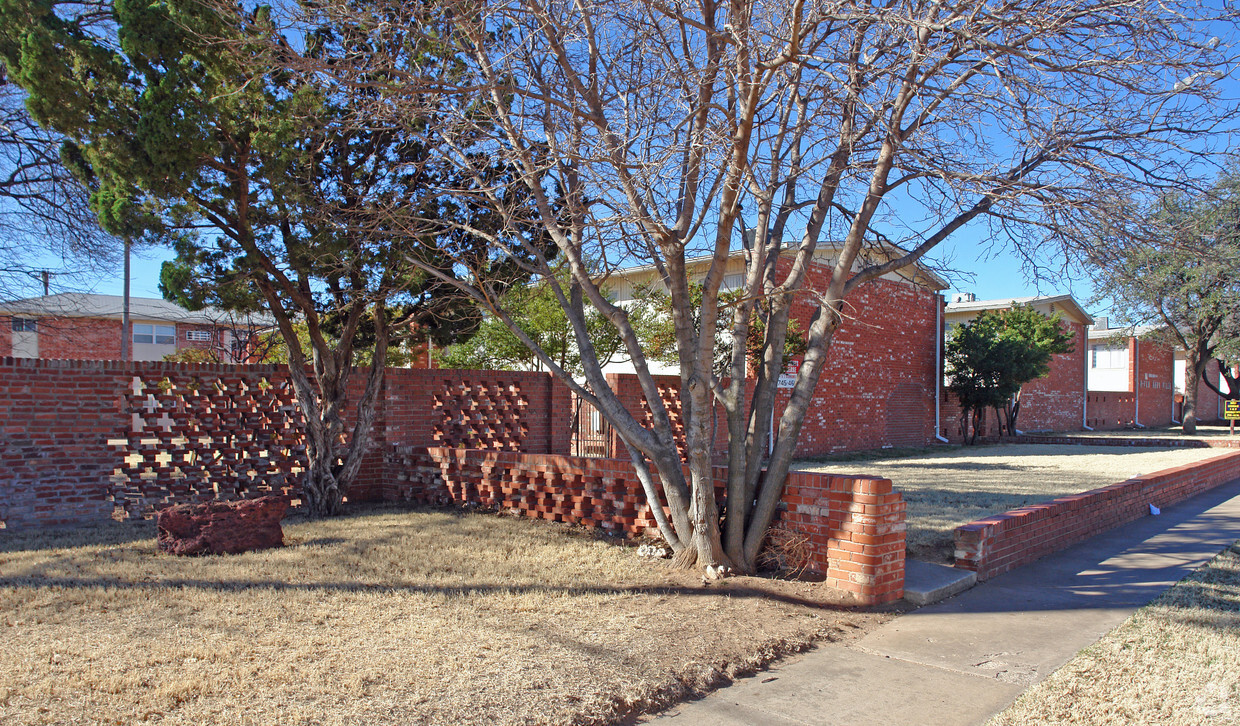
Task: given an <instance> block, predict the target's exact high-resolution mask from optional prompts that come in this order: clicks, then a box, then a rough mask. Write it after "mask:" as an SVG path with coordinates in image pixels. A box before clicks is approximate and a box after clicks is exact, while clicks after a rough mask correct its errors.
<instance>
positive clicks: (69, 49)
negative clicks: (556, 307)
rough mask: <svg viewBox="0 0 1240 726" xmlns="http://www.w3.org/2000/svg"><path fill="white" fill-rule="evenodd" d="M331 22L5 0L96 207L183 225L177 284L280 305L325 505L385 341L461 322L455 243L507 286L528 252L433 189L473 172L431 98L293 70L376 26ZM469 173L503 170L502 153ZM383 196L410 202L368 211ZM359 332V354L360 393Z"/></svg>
mask: <svg viewBox="0 0 1240 726" xmlns="http://www.w3.org/2000/svg"><path fill="white" fill-rule="evenodd" d="M391 10H392V14H391V15H390V17H389V18H388V19H389V20H392V21H402V22H396V23H395V26H397V27H400V28H401V30H399V31H394V34H393V35H390V36H388V37H386V38H385V40H386V42H388V43H392V44H395V46H396V47H398V48H399V49H400V50H401V51H407V52H411V53H415V54H417V56H418V58H419V61H420V73H421V74H422V77H424V78H435V77H438V78H440V79H444V78H452V79H453V82H454V83H455V82H459V81H460V76H459V66H460V64H459V63H455V62H454V61H453V58H452V51H451V48H449V47H448V46H447V45H445V43H444V41H443V35H442V34H440V32H439V31H440V30H441V29H442V28H441V27H440V26H436V25H435V24H434V23H431V22H426V23H423V22H421V21H422V20H428V19H427V18H422V17H415V15H416V12H417V11H416V10H414V11H411V12H412V13H413V14H410V13H406V12H405V11H403V10H401V9H400V8H396V7H393V8H392V9H391ZM97 12H102V13H104V15H105V18H106V20H108V21H110V22H103V23H100V22H98V16H97ZM320 21H321V22H319V23H318V24H316V25H314V26H313V27H301V28H297V29H296V30H297V32H296V33H294V34H291V35H285V34H284V33H283V32H282V31H283V30H284V28H281V27H278V26H277V24H276V22H275V20H273V15H272V13H271V11H270V9H269V8H267V7H258V8H255V9H252V10H246V9H244V8H242V7H241V6H239V5H232V4H220V5H210V4H207V3H202V2H198V1H196V0H187V1H185V2H178V1H169V2H155V3H143V2H130V1H129V0H116V2H114V3H112V4H111V5H103V6H91V8H89V9H88V10H86V11H84V10H82V6H79V5H77V4H74V3H63V4H61V3H54V2H53V3H46V2H32V1H30V0H5V2H3V3H0V27H2V28H3V33H2V35H3V38H4V40H3V42H0V51H2V53H3V58H4V62H5V64H6V66H7V67H8V69H9V71H10V73H11V75H12V77H13V78H14V79H15V80H16V82H17V83H19V84H20V85H22V87H23V88H25V89H26V91H27V92H28V93H29V95H30V100H29V104H28V105H29V108H30V111H31V113H32V115H33V116H34V118H35V119H37V120H38V121H39V123H41V124H44V125H46V126H48V127H50V128H52V129H54V130H55V131H56V132H57V133H59V134H62V135H63V136H64V137H66V138H67V139H68V140H69V141H70V142H72V144H73V147H74V149H75V155H76V158H77V160H78V163H79V166H80V167H81V168H82V170H83V171H84V172H85V173H88V174H90V175H91V177H92V179H93V180H94V182H95V183H94V191H93V194H92V197H91V200H90V203H91V207H92V209H93V210H94V211H95V213H96V214H97V215H98V216H99V218H100V220H101V222H102V223H103V225H104V227H105V228H108V229H111V230H116V231H120V230H126V231H133V230H141V231H143V232H145V233H147V234H151V235H156V236H160V237H163V238H171V239H173V240H174V242H175V246H176V250H177V253H178V257H177V259H176V261H175V262H173V263H171V264H170V265H169V266H167V267H166V268H165V270H164V274H163V275H162V278H161V281H162V284H163V287H164V290H165V293H166V294H168V295H170V296H171V297H173V298H175V299H176V300H177V301H178V302H181V303H183V304H186V305H189V306H190V307H199V306H202V305H205V304H208V303H210V304H215V305H218V306H220V307H223V308H225V309H229V310H235V311H242V312H244V311H247V310H256V309H262V310H265V311H266V312H267V313H269V314H270V315H271V316H272V317H273V318H274V320H275V323H276V326H277V328H278V330H279V332H280V334H281V337H282V338H283V341H284V344H285V347H286V349H287V352H288V364H289V372H290V377H291V381H292V384H293V387H294V390H295V393H296V397H297V401H298V404H299V406H300V408H301V411H302V414H303V416H304V418H305V434H306V442H307V456H308V469H307V473H306V475H305V477H304V481H303V492H304V497H305V500H306V502H307V505H308V508H309V510H310V511H311V512H312V513H315V514H319V515H326V514H332V513H335V512H336V511H338V509H339V508H340V505H341V501H342V497H343V494H344V490H345V489H346V488H347V486H348V485H349V483H350V482H351V481H352V480H353V478H354V477H355V476H356V474H357V472H358V470H359V467H360V464H361V460H362V457H363V456H364V454H365V453H366V449H367V447H368V446H369V441H370V430H371V428H372V425H373V418H374V410H375V401H376V398H377V396H378V394H379V391H380V389H381V386H382V381H383V368H384V364H385V360H386V353H387V349H388V347H389V345H390V344H391V343H392V341H393V340H399V339H400V338H401V337H404V336H406V335H407V334H408V332H409V331H410V330H411V329H412V328H411V326H412V325H414V324H416V325H417V326H418V327H417V329H418V330H419V331H427V330H428V329H429V330H430V331H431V332H432V333H436V334H439V335H441V336H442V338H443V339H444V340H445V342H446V340H448V339H451V337H452V336H453V335H454V334H455V333H456V332H458V331H464V330H467V328H468V325H469V323H470V321H473V320H476V318H477V313H476V310H475V305H474V304H473V303H472V302H470V301H468V300H467V299H466V298H465V297H464V296H463V295H461V294H460V292H459V290H458V289H457V288H456V287H454V286H453V285H451V284H449V283H450V281H451V280H452V279H453V277H454V275H455V274H456V273H457V271H458V270H462V269H463V268H461V267H460V266H459V265H460V261H461V260H465V261H467V262H468V264H469V266H470V268H471V269H476V270H483V271H485V274H486V275H487V279H488V280H489V281H491V282H492V284H494V285H495V286H496V287H497V288H498V287H503V286H504V285H506V284H507V283H509V282H510V281H511V280H513V279H514V278H516V277H519V276H520V264H519V263H520V259H519V257H518V256H500V255H497V254H495V253H494V252H493V249H492V247H491V246H490V244H491V241H492V240H493V239H503V238H506V237H508V236H512V235H519V234H521V230H519V229H516V228H512V227H508V228H501V227H500V226H498V225H497V222H498V221H499V220H498V218H494V217H491V216H489V213H488V211H487V210H486V208H484V207H479V206H477V205H474V204H472V203H471V202H470V200H469V199H468V197H467V196H463V195H461V194H458V195H456V196H453V197H445V196H444V195H442V194H441V193H440V190H442V189H444V188H452V189H457V190H460V189H467V188H468V180H466V181H462V180H461V179H460V178H459V175H458V174H457V172H456V171H455V170H454V169H452V168H451V167H448V166H447V165H445V164H443V163H442V162H441V156H442V155H441V154H437V153H434V151H433V149H432V147H431V146H430V145H429V144H428V143H427V137H426V136H425V134H422V133H420V130H421V129H424V128H425V127H426V126H428V125H433V124H434V123H435V116H436V114H437V113H438V110H437V108H436V105H435V104H436V103H437V101H438V100H439V99H438V98H435V97H432V98H429V99H428V100H427V102H426V103H424V104H422V105H420V106H419V107H418V108H417V109H416V110H414V109H412V107H409V108H407V109H406V111H407V114H406V116H405V117H403V118H402V119H400V121H399V123H397V122H394V121H392V120H387V121H380V120H379V119H376V118H374V117H373V116H372V115H371V113H370V109H371V107H372V106H373V104H374V103H375V101H376V98H377V95H376V93H375V92H374V91H372V90H368V89H366V88H363V87H359V86H351V87H343V86H341V85H339V84H334V83H332V82H330V80H329V79H326V78H325V77H323V76H320V75H317V74H315V73H313V72H299V70H298V66H297V63H296V62H295V61H296V60H297V59H299V58H301V59H304V58H312V59H314V61H315V62H318V63H330V62H331V61H332V59H333V58H336V57H340V56H347V55H348V54H349V53H351V52H353V49H354V48H355V47H358V46H359V44H360V45H364V44H367V43H369V42H370V36H369V34H368V32H367V30H366V29H365V28H357V27H354V26H350V25H348V24H343V25H342V24H334V23H332V22H331V19H330V18H320ZM404 21H407V22H404ZM290 38H291V40H290ZM370 47H371V49H372V50H374V51H375V52H379V51H380V50H381V48H379V47H378V46H370ZM457 148H462V149H465V148H466V147H457ZM472 172H473V173H474V174H477V175H479V177H480V178H482V179H484V180H485V182H486V184H487V185H488V189H497V188H503V187H505V186H506V182H505V176H506V175H508V172H507V171H506V170H505V166H504V164H503V162H502V160H499V161H495V160H487V161H480V162H479V165H478V168H476V169H474V170H472ZM518 189H519V190H520V189H521V188H518ZM517 196H520V191H518V194H517ZM514 206H519V203H518V204H517V205H514ZM392 207H401V208H404V209H416V210H417V212H416V213H415V214H413V215H410V216H408V217H406V218H405V219H404V221H405V223H404V224H402V225H400V226H391V225H387V226H378V225H376V224H375V223H374V220H375V219H376V214H375V212H376V210H380V209H388V208H392ZM414 219H417V220H424V221H420V222H418V223H417V224H413V223H412V220H414ZM454 225H455V226H454ZM462 226H467V227H469V228H470V229H471V230H475V231H476V233H470V234H464V233H462V232H461V231H460V229H459V227H462ZM484 231H485V232H489V233H490V237H483V236H480V234H478V233H477V232H484ZM531 246H534V247H536V246H537V245H531ZM432 273H433V274H432ZM463 321H464V322H463ZM303 331H304V333H305V335H304V337H303V336H302V335H300V334H299V333H301V332H303ZM363 346H365V347H367V348H368V349H369V350H370V351H371V352H372V353H371V355H370V366H369V370H368V371H364V372H362V375H364V376H365V377H366V378H365V384H364V386H361V387H358V388H360V389H361V391H360V395H359V394H358V392H357V391H356V390H355V391H354V392H353V393H352V394H350V387H351V379H352V377H353V376H354V362H355V354H356V352H357V350H358V349H359V347H363ZM350 406H352V408H351V409H350ZM350 418H351V419H352V420H351V421H350V420H347V419H350Z"/></svg>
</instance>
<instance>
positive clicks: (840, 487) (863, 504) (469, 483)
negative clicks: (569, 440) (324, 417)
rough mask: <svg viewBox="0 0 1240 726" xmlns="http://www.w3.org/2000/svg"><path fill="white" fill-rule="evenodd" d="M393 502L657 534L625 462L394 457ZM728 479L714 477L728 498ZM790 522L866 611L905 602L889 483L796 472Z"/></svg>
mask: <svg viewBox="0 0 1240 726" xmlns="http://www.w3.org/2000/svg"><path fill="white" fill-rule="evenodd" d="M392 457H393V458H392V460H391V461H390V463H389V471H390V475H389V478H388V481H389V484H388V487H389V488H387V489H385V491H384V492H383V497H384V498H385V499H387V500H389V501H393V500H394V501H415V502H426V503H449V502H453V503H456V504H478V505H482V506H486V507H495V508H498V509H503V510H511V511H513V512H516V513H520V514H522V515H524V516H528V517H534V518H538V519H547V520H553V521H558V522H571V523H576V524H582V525H585V526H590V527H601V528H603V529H605V530H608V531H612V532H615V533H618V534H619V533H623V534H626V535H638V534H642V533H644V532H646V531H647V530H650V529H653V528H654V527H655V526H656V525H655V522H654V517H653V516H652V515H651V514H650V510H649V508H647V507H646V506H645V497H644V495H643V493H642V488H641V484H640V482H638V481H637V477H636V476H635V475H634V473H633V467H632V465H631V464H629V463H628V462H627V461H623V460H620V459H599V458H577V457H569V456H552V455H545V454H527V453H518V452H509V451H477V450H468V449H451V448H442V447H438V448H413V447H411V448H406V449H403V450H399V451H393V453H392ZM726 478H727V469H726V468H724V467H715V482H716V486H717V487H718V488H719V492H720V496H721V497H722V491H723V489H724V487H725V483H726ZM783 502H784V512H783V513H782V517H783V521H784V522H785V523H787V524H788V525H789V526H790V527H792V528H794V529H795V530H797V531H799V532H801V533H802V534H804V535H806V536H808V537H809V539H810V542H811V546H812V555H811V564H812V566H813V567H814V569H816V570H818V571H820V572H822V573H824V574H825V575H826V578H827V579H826V582H827V584H828V585H830V586H831V587H835V588H838V589H841V590H845V591H848V592H851V593H854V595H855V596H856V598H857V601H858V602H859V603H861V604H877V603H883V602H890V601H893V600H898V599H900V598H901V597H903V596H904V549H905V547H904V542H905V524H904V516H905V503H904V501H903V498H902V497H901V496H900V493H899V492H896V491H893V489H892V485H891V481H890V480H887V479H859V478H852V477H842V476H828V475H824V474H810V473H805V472H794V473H792V474H790V475H789V477H788V484H787V489H786V491H785V495H784V499H783Z"/></svg>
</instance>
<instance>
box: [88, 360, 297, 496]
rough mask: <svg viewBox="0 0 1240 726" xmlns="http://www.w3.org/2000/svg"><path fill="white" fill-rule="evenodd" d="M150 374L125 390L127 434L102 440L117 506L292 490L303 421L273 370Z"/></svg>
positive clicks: (286, 386)
mask: <svg viewBox="0 0 1240 726" xmlns="http://www.w3.org/2000/svg"><path fill="white" fill-rule="evenodd" d="M161 372H162V373H165V375H164V376H162V377H161V376H159V373H161ZM154 373H155V375H149V374H148V375H135V376H133V378H132V384H131V385H130V386H127V387H126V389H125V390H124V391H123V393H122V401H123V403H122V409H121V414H122V416H128V417H130V418H131V419H132V422H131V424H130V426H129V431H128V435H123V434H122V435H121V436H119V437H115V438H110V439H109V441H108V445H109V447H110V448H112V449H113V450H114V452H115V456H116V458H117V459H118V460H119V466H117V467H116V468H115V470H114V472H115V473H114V474H113V476H112V477H111V485H110V486H109V493H110V495H111V497H112V499H113V500H114V502H115V504H116V506H117V507H120V508H123V509H124V510H125V512H127V513H128V514H129V515H130V516H141V515H142V514H143V513H145V512H147V511H149V510H151V509H158V508H161V507H163V506H167V505H171V504H175V503H178V502H186V501H192V502H199V501H207V500H211V499H238V498H248V497H257V496H263V495H266V494H272V493H275V494H286V495H291V494H292V493H293V492H294V491H295V490H296V489H297V487H298V483H297V478H298V475H299V474H300V473H301V472H303V471H304V470H305V465H306V458H305V445H304V443H303V437H302V434H301V428H302V416H301V412H300V411H299V410H298V408H297V404H296V400H295V397H294V395H293V390H292V385H291V384H290V383H289V382H288V380H287V378H286V377H284V376H283V375H282V374H281V373H282V372H281V371H279V369H275V368H270V369H268V370H263V371H238V370H228V371H221V372H219V373H214V372H212V373H207V372H206V371H201V370H195V371H175V370H170V371H155V372H154ZM204 374H205V375H204Z"/></svg>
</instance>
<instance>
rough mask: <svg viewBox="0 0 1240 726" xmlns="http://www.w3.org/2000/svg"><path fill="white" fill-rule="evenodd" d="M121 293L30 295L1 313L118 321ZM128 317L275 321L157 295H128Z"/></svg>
mask: <svg viewBox="0 0 1240 726" xmlns="http://www.w3.org/2000/svg"><path fill="white" fill-rule="evenodd" d="M124 300H125V299H124V298H123V297H121V296H120V295H96V294H93V293H83V292H62V293H57V294H55V295H46V296H44V297H30V298H24V299H21V300H12V301H9V302H3V303H0V314H3V315H28V316H30V317H58V318H106V319H112V320H120V319H121V318H122V315H123V310H124ZM129 318H130V319H131V320H154V321H158V322H168V323H188V324H191V325H224V326H228V325H234V324H242V325H244V324H248V323H250V322H252V323H255V324H258V325H262V326H270V325H273V324H274V322H273V321H272V320H271V317H270V316H268V315H266V314H265V313H259V314H254V315H248V316H247V315H239V314H235V313H230V312H228V311H226V310H220V309H219V308H212V307H207V308H203V309H202V310H197V311H190V310H186V309H185V308H183V307H181V306H180V305H177V304H176V303H173V302H169V301H167V300H161V299H159V298H151V297H130V298H129Z"/></svg>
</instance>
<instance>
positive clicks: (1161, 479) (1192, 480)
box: [953, 451, 1240, 580]
mask: <svg viewBox="0 0 1240 726" xmlns="http://www.w3.org/2000/svg"><path fill="white" fill-rule="evenodd" d="M1237 478H1240V452H1237V451H1232V452H1226V453H1221V454H1219V455H1218V456H1214V457H1211V458H1209V459H1205V460H1204V461H1198V462H1194V463H1192V464H1185V465H1183V466H1178V467H1173V468H1170V469H1163V470H1161V471H1156V472H1153V473H1151V474H1145V475H1142V476H1138V477H1133V478H1131V479H1127V480H1125V481H1121V482H1117V483H1115V484H1110V485H1107V486H1103V487H1099V488H1097V489H1091V490H1089V491H1085V492H1080V493H1078V494H1069V495H1066V496H1062V497H1058V498H1056V499H1052V500H1050V501H1047V502H1041V503H1038V504H1031V505H1028V506H1025V507H1019V508H1016V509H1011V510H1008V511H1006V512H1002V513H1000V514H995V515H991V516H989V517H985V518H983V519H979V520H975V521H973V522H969V523H968V524H965V525H962V526H960V527H957V528H956V530H955V531H954V532H953V539H954V540H955V544H956V567H959V568H961V569H965V570H974V571H976V572H977V573H978V579H982V580H984V579H987V578H990V577H993V576H995V575H998V574H1002V573H1003V572H1007V571H1009V570H1012V569H1015V568H1016V567H1019V566H1021V565H1024V564H1027V563H1029V562H1032V561H1034V560H1036V559H1039V558H1041V557H1043V556H1045V555H1048V554H1051V553H1053V552H1057V551H1059V550H1062V549H1066V548H1067V547H1069V546H1070V545H1073V544H1075V543H1077V542H1081V541H1083V540H1086V539H1088V538H1090V537H1092V536H1094V535H1095V534H1100V533H1102V532H1105V531H1107V530H1110V529H1114V528H1116V527H1119V526H1121V525H1123V524H1126V523H1128V522H1131V521H1133V520H1136V519H1138V518H1140V517H1143V516H1147V515H1148V514H1149V513H1150V509H1149V507H1150V506H1151V505H1152V506H1155V507H1159V508H1161V507H1165V506H1169V505H1171V504H1175V503H1176V502H1180V501H1183V500H1185V499H1188V498H1189V497H1191V496H1194V495H1196V494H1200V493H1201V492H1204V491H1207V490H1209V489H1212V488H1214V487H1216V486H1219V485H1221V484H1224V483H1226V482H1229V481H1232V480H1234V479H1237Z"/></svg>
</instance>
